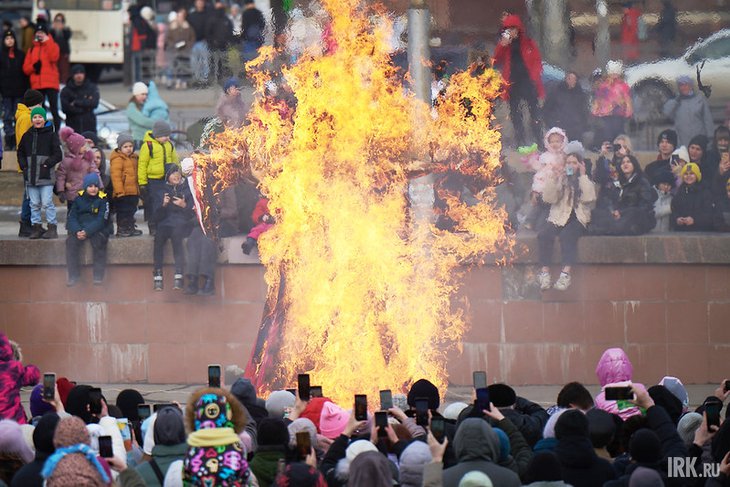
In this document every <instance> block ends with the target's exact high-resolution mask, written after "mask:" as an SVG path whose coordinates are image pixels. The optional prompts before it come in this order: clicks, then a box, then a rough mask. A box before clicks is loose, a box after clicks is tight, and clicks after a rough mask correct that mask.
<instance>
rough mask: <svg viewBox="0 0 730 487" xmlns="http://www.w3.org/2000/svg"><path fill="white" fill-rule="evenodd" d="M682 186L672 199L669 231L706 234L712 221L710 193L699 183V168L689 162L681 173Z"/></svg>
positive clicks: (712, 206) (711, 225)
mask: <svg viewBox="0 0 730 487" xmlns="http://www.w3.org/2000/svg"><path fill="white" fill-rule="evenodd" d="M681 177H682V184H681V186H680V187H679V189H678V190H677V194H675V195H674V198H672V215H671V218H670V226H671V229H672V230H674V231H677V232H708V231H711V230H712V227H713V221H714V216H715V215H714V211H715V209H714V205H713V202H712V193H710V191H709V190H708V189H707V188H706V187H705V186H704V185H702V184H700V183H701V181H702V173H701V172H700V167H699V166H698V165H697V164H695V163H693V162H689V163H687V164H685V166H684V167H683V168H682V172H681Z"/></svg>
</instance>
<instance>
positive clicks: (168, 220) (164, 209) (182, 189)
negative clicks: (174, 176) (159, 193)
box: [153, 180, 195, 227]
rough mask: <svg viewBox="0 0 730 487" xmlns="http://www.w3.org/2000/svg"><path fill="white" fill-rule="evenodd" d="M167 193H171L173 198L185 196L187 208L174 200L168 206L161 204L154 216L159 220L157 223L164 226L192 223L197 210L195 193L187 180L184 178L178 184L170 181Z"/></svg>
mask: <svg viewBox="0 0 730 487" xmlns="http://www.w3.org/2000/svg"><path fill="white" fill-rule="evenodd" d="M165 193H167V194H169V195H170V199H171V200H172V199H173V198H175V197H178V198H183V199H184V200H185V208H181V207H179V206H177V205H176V204H174V203H173V202H172V201H170V203H168V204H167V206H160V208H159V209H158V210H157V211H156V212H155V214H154V217H153V218H154V219H155V220H156V221H157V225H158V226H162V227H179V226H182V225H188V224H190V223H191V222H192V221H193V218H194V217H195V210H194V203H193V194H192V193H191V192H190V188H189V187H188V183H187V181H186V180H183V182H182V183H180V184H178V185H177V186H173V185H172V184H169V183H167V184H165Z"/></svg>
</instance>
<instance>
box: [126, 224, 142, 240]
mask: <svg viewBox="0 0 730 487" xmlns="http://www.w3.org/2000/svg"><path fill="white" fill-rule="evenodd" d="M128 230H129V236H130V237H139V236H140V235H142V230H140V229H139V228H137V225H135V224H132V225H131V226H130V227H129V229H128Z"/></svg>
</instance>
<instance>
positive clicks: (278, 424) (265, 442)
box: [250, 418, 289, 487]
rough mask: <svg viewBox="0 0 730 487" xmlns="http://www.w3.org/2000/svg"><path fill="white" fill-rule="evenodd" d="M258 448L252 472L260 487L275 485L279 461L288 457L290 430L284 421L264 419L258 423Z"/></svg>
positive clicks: (251, 465) (251, 464)
mask: <svg viewBox="0 0 730 487" xmlns="http://www.w3.org/2000/svg"><path fill="white" fill-rule="evenodd" d="M257 430H258V448H257V449H256V454H255V455H254V456H253V459H252V460H251V463H250V467H251V472H253V474H254V475H255V476H256V479H257V480H258V482H259V486H260V487H270V486H271V485H273V484H274V479H275V478H276V473H277V469H278V467H279V461H283V460H285V459H286V456H287V447H288V445H289V430H288V429H287V425H286V423H285V422H284V420H283V419H279V418H263V419H262V420H261V422H257Z"/></svg>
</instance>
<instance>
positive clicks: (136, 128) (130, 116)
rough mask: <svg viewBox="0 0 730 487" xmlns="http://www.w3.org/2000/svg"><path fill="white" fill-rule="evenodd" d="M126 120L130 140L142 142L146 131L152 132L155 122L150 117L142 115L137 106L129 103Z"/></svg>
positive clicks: (132, 102) (131, 102)
mask: <svg viewBox="0 0 730 487" xmlns="http://www.w3.org/2000/svg"><path fill="white" fill-rule="evenodd" d="M127 120H128V121H129V131H130V132H132V138H133V139H134V140H142V139H143V138H144V134H145V133H146V132H147V131H148V130H152V126H153V125H154V124H155V121H154V120H153V119H151V118H150V117H148V116H146V115H145V114H143V113H142V112H141V111H140V109H139V108H137V104H136V103H134V100H133V101H130V102H129V104H128V105H127Z"/></svg>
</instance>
